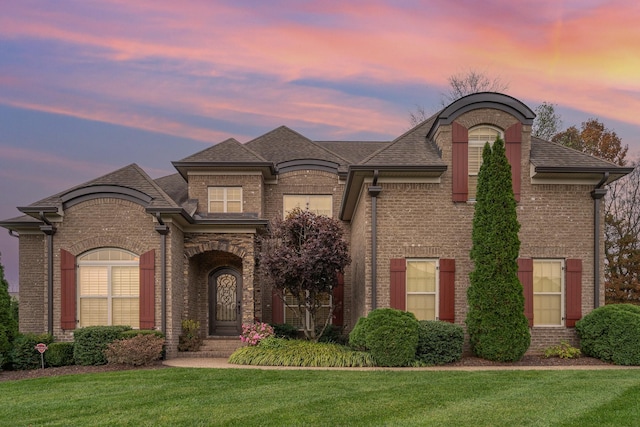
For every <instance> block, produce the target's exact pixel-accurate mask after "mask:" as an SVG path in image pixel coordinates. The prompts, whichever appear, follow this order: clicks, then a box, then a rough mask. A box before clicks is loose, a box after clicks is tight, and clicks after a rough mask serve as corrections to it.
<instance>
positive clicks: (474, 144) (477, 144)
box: [467, 125, 504, 201]
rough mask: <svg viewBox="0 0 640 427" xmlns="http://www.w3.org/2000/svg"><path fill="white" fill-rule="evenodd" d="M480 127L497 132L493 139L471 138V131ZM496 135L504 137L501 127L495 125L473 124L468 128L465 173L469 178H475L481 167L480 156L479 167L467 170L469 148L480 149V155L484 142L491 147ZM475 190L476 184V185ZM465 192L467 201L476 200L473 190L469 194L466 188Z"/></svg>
mask: <svg viewBox="0 0 640 427" xmlns="http://www.w3.org/2000/svg"><path fill="white" fill-rule="evenodd" d="M482 129H490V130H491V131H492V132H497V133H498V134H497V135H494V136H493V139H490V140H489V139H477V140H472V139H471V138H472V135H471V134H472V133H473V132H477V131H481V130H482ZM496 136H498V137H500V138H501V139H504V132H503V131H502V129H500V128H498V127H496V126H491V125H479V126H474V127H472V128H471V129H469V142H468V148H467V174H468V176H469V179H470V178H471V177H472V176H474V177H476V179H477V176H478V174H479V173H480V168H481V167H482V158H481V159H480V167H478V170H477V171H474V172H471V170H469V155H470V152H471V148H474V149H480V156H482V151H483V150H484V146H485V144H486V143H487V142H488V143H489V145H490V146H492V147H493V143H494V142H495V141H496ZM476 190H477V186H476ZM467 192H468V199H469V201H475V200H476V193H475V192H474V194H471V191H470V190H469V189H468V188H467Z"/></svg>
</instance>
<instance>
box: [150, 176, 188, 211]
mask: <svg viewBox="0 0 640 427" xmlns="http://www.w3.org/2000/svg"><path fill="white" fill-rule="evenodd" d="M155 182H156V184H158V186H159V187H160V188H162V190H164V192H165V193H167V195H168V196H169V197H171V198H172V199H173V201H174V202H176V204H178V205H180V206H182V205H183V204H184V203H186V201H187V199H188V198H189V188H188V185H187V181H185V180H184V178H183V177H182V175H180V174H179V173H174V174H172V175H167V176H163V177H162V178H158V179H156V180H155Z"/></svg>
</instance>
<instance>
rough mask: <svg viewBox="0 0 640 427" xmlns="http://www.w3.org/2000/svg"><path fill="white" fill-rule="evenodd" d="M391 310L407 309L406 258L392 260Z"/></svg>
mask: <svg viewBox="0 0 640 427" xmlns="http://www.w3.org/2000/svg"><path fill="white" fill-rule="evenodd" d="M390 285H391V295H390V298H391V301H390V304H391V308H396V309H398V310H406V309H407V308H406V307H407V263H406V262H405V260H404V258H399V259H392V260H391V280H390Z"/></svg>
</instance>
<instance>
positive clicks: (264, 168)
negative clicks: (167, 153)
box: [171, 161, 276, 182]
mask: <svg viewBox="0 0 640 427" xmlns="http://www.w3.org/2000/svg"><path fill="white" fill-rule="evenodd" d="M171 164H172V165H173V167H174V168H176V170H177V171H178V172H179V173H180V175H182V177H183V178H184V179H185V180H186V181H187V182H188V180H189V178H188V177H187V174H188V171H189V170H193V169H210V168H211V169H218V170H259V171H261V172H262V175H263V176H264V177H265V179H272V178H273V177H274V176H275V174H276V169H275V166H274V165H273V163H272V162H180V161H178V162H171Z"/></svg>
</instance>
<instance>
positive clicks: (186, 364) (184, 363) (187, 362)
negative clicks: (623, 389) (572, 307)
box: [162, 357, 640, 371]
mask: <svg viewBox="0 0 640 427" xmlns="http://www.w3.org/2000/svg"><path fill="white" fill-rule="evenodd" d="M162 363H163V364H164V365H167V366H172V367H176V368H216V369H227V368H231V369H277V370H302V369H305V370H316V371H317V370H335V371H528V370H538V371H558V370H577V371H589V370H603V369H640V366H617V365H572V366H432V367H429V368H384V367H375V368H327V367H320V368H309V367H301V366H256V365H232V364H231V363H229V362H227V359H223V358H186V357H185V358H177V359H169V360H165V361H164V362H162Z"/></svg>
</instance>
